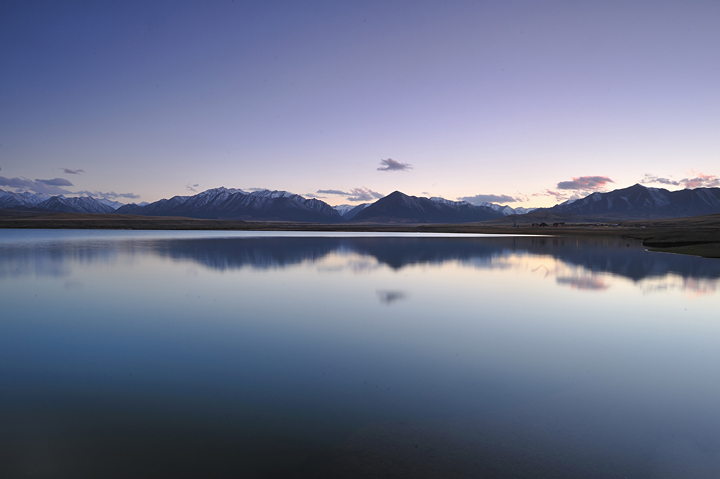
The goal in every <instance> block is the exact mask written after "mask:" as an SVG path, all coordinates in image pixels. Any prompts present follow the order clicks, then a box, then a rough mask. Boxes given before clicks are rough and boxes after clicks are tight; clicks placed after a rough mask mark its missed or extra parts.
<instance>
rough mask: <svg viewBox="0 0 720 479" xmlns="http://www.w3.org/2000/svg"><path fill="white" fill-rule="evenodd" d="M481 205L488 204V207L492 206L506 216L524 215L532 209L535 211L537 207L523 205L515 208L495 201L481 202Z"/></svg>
mask: <svg viewBox="0 0 720 479" xmlns="http://www.w3.org/2000/svg"><path fill="white" fill-rule="evenodd" d="M479 206H486V207H488V208H492V209H493V210H495V211H497V212H498V213H502V214H503V215H504V216H509V215H524V214H525V213H530V212H531V211H535V209H536V208H523V207H521V206H520V207H517V208H513V207H512V206H507V205H496V204H495V203H480V205H479Z"/></svg>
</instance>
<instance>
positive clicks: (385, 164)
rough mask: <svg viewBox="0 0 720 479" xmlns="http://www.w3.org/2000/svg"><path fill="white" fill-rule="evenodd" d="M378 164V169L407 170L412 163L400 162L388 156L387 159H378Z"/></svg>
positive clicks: (410, 167) (410, 168)
mask: <svg viewBox="0 0 720 479" xmlns="http://www.w3.org/2000/svg"><path fill="white" fill-rule="evenodd" d="M380 165H381V166H379V167H378V171H407V170H412V165H411V164H409V163H401V162H399V161H395V160H393V159H392V158H388V159H387V160H380Z"/></svg>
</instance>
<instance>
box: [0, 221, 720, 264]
mask: <svg viewBox="0 0 720 479" xmlns="http://www.w3.org/2000/svg"><path fill="white" fill-rule="evenodd" d="M9 228H17V229H114V230H168V231H172V230H205V231H319V232H327V231H346V232H407V233H416V232H418V233H483V234H501V235H502V234H506V235H551V236H590V237H602V236H605V237H620V238H628V239H634V240H641V241H642V242H643V245H644V246H646V247H647V248H649V249H650V250H651V251H660V252H668V253H678V254H689V255H693V256H702V257H706V258H720V214H715V215H707V216H698V217H690V218H673V219H661V220H636V221H622V222H617V223H615V224H613V223H607V222H603V223H584V224H575V225H565V226H544V227H533V226H532V225H531V224H529V223H528V224H518V225H517V226H516V227H512V226H510V225H509V224H503V223H499V222H495V223H492V222H488V223H462V224H438V223H419V224H418V223H415V224H413V223H393V224H387V223H366V224H364V223H340V224H319V223H292V222H281V221H242V220H223V219H196V218H184V217H167V216H134V215H113V214H82V213H58V214H50V215H26V216H0V229H9Z"/></svg>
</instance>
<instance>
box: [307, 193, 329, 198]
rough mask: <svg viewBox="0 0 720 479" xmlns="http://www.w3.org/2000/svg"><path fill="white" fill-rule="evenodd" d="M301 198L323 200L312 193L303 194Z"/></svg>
mask: <svg viewBox="0 0 720 479" xmlns="http://www.w3.org/2000/svg"><path fill="white" fill-rule="evenodd" d="M302 196H304V197H305V198H325V197H324V196H319V195H316V194H314V193H305V194H304V195H302Z"/></svg>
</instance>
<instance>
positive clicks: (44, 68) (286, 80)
mask: <svg viewBox="0 0 720 479" xmlns="http://www.w3.org/2000/svg"><path fill="white" fill-rule="evenodd" d="M207 3H210V5H207ZM718 25H720V2H717V1H716V0H713V1H705V2H701V1H695V2H693V1H677V2H662V1H648V2H641V1H638V2H626V1H621V2H612V1H604V2H577V1H569V2H538V1H525V2H513V1H503V2H479V1H472V2H422V1H418V0H414V1H407V2H392V1H387V0H386V1H379V2H372V1H357V2H355V1H343V2H336V1H335V2H312V1H311V2H304V1H288V2H269V1H265V2H251V1H240V0H238V1H235V2H232V1H222V2H220V1H218V2H182V1H173V2H57V1H50V2H40V1H33V2H21V1H17V2H13V1H8V2H2V3H0V69H1V71H2V73H1V74H0V168H1V170H0V188H2V189H5V190H13V191H23V190H29V191H45V192H50V193H52V192H62V191H68V192H84V193H86V194H89V193H95V194H97V193H98V192H99V193H105V194H106V196H112V193H114V194H115V195H121V194H125V195H126V196H124V197H123V196H121V197H118V198H117V199H119V200H121V201H127V202H129V201H143V200H144V201H155V200H157V199H160V198H163V197H171V196H174V195H184V194H193V193H192V191H191V190H197V191H203V190H205V189H208V188H213V187H218V186H226V187H235V188H243V189H250V188H270V189H282V190H288V191H292V192H294V193H299V194H302V195H309V194H312V195H315V196H318V197H321V198H323V199H324V200H325V201H327V202H328V203H330V204H333V205H334V204H340V203H348V202H350V201H351V200H357V201H360V200H362V199H363V198H373V197H377V196H378V195H384V194H388V193H391V192H392V191H394V190H401V191H403V192H405V193H408V194H412V195H418V196H442V197H445V198H448V199H457V198H464V199H468V200H473V201H482V200H495V202H498V203H510V204H511V205H512V206H526V207H527V206H549V205H552V204H555V203H556V202H558V201H561V200H563V199H566V198H568V197H571V196H573V195H581V196H584V195H586V194H588V193H590V192H592V191H598V190H599V191H603V190H608V189H615V188H622V187H626V186H630V185H632V184H634V183H639V182H645V184H647V185H648V186H659V187H665V188H668V189H671V190H674V189H681V188H684V187H685V186H690V187H696V186H720V181H718V178H717V176H715V175H720V166H719V165H720V28H718ZM319 191H324V193H319ZM348 198H349V199H350V200H349V199H348Z"/></svg>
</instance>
